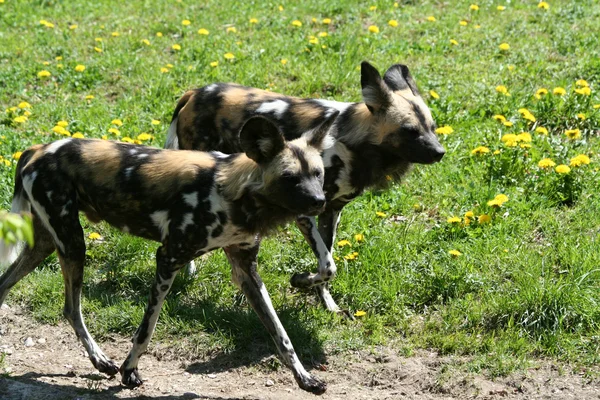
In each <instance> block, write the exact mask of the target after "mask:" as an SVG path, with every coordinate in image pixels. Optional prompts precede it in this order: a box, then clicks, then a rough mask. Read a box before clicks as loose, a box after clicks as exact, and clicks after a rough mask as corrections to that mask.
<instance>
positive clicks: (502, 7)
mask: <svg viewBox="0 0 600 400" xmlns="http://www.w3.org/2000/svg"><path fill="white" fill-rule="evenodd" d="M496 10H498V11H504V10H506V7H504V6H498V7H496Z"/></svg>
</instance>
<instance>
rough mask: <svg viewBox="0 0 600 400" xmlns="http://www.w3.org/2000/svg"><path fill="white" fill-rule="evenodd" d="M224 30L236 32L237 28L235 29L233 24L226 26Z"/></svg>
mask: <svg viewBox="0 0 600 400" xmlns="http://www.w3.org/2000/svg"><path fill="white" fill-rule="evenodd" d="M225 31H226V32H227V33H236V32H237V29H235V26H230V27H228V28H227V29H225Z"/></svg>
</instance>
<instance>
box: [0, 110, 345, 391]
mask: <svg viewBox="0 0 600 400" xmlns="http://www.w3.org/2000/svg"><path fill="white" fill-rule="evenodd" d="M333 118H334V117H332V118H330V119H329V120H327V121H324V123H323V124H322V125H321V126H320V127H318V128H317V129H316V130H315V131H314V132H311V133H309V134H308V137H302V138H299V139H297V140H293V141H289V142H286V141H285V139H284V138H283V135H282V133H281V132H280V131H279V130H278V129H277V127H276V126H275V125H274V124H273V123H272V122H269V121H268V120H267V119H266V118H264V117H254V118H251V119H250V120H249V121H248V122H246V123H245V125H243V128H241V132H240V134H239V135H240V138H241V142H242V145H241V147H242V150H243V151H244V153H237V154H232V155H225V154H223V153H218V152H212V153H203V152H197V151H173V150H160V149H156V148H151V147H144V146H135V145H130V144H125V143H115V142H107V141H101V140H79V139H71V138H69V139H63V140H59V141H57V142H53V143H50V144H48V145H43V146H34V147H32V148H30V149H29V150H27V151H25V152H24V153H23V155H22V157H21V160H20V161H19V164H18V167H17V173H16V179H15V182H16V183H15V195H14V199H15V204H19V205H20V207H24V206H25V205H27V206H28V205H31V209H32V213H33V221H34V235H35V244H34V247H33V248H29V247H26V248H25V249H24V250H23V251H22V253H21V254H20V255H19V257H18V258H17V259H16V261H14V263H13V264H12V265H11V266H10V267H9V268H8V270H7V271H6V272H5V273H4V274H3V275H2V276H1V277H0V304H2V302H3V301H4V299H5V298H6V296H7V294H8V292H9V291H10V289H11V288H12V287H13V286H14V285H15V284H16V283H17V282H18V281H19V280H21V279H22V278H23V277H25V276H26V275H27V274H28V273H29V272H31V271H33V270H34V269H35V268H36V267H37V266H38V265H39V264H40V263H41V262H42V261H43V260H44V259H45V258H46V257H47V256H49V255H50V254H51V253H52V252H54V250H57V253H58V259H59V261H60V264H61V268H62V273H63V276H64V280H65V307H64V315H65V317H66V318H67V319H68V321H69V322H70V323H71V325H72V326H73V328H74V330H75V332H76V333H77V336H78V337H79V338H80V339H81V341H82V343H83V345H84V346H85V348H86V350H87V352H88V354H89V357H90V360H91V361H92V363H93V364H94V366H95V367H96V368H97V369H98V370H99V371H101V372H105V373H107V374H109V375H114V374H116V373H117V372H119V371H120V372H121V375H122V381H123V383H125V384H127V385H132V386H137V385H140V384H141V383H142V380H141V378H140V376H139V373H138V371H137V365H138V360H139V358H140V356H141V355H142V354H143V353H144V352H145V350H146V348H147V346H148V343H149V342H150V338H151V336H152V333H153V331H154V327H155V326H156V322H157V320H158V315H159V313H160V309H161V306H162V303H163V301H164V298H165V296H166V295H167V293H168V292H169V289H170V287H171V284H172V283H173V280H174V279H175V276H176V274H177V272H178V270H179V269H180V268H181V267H182V266H184V265H185V264H186V263H188V262H189V261H191V260H192V259H193V258H194V257H198V256H200V255H202V254H205V253H207V252H209V251H212V250H214V249H217V248H223V249H224V250H225V253H226V254H227V255H228V257H230V258H231V257H234V259H232V271H233V280H234V283H235V284H236V285H238V286H239V287H240V288H241V289H242V290H243V292H244V294H245V295H246V297H247V298H248V300H249V302H250V304H251V305H252V307H253V308H254V309H255V310H256V312H257V313H258V315H259V317H260V318H261V320H262V321H263V322H264V324H265V326H266V328H267V329H268V330H269V333H270V334H271V335H272V337H273V339H274V340H275V343H276V345H277V348H278V350H279V353H280V355H281V356H282V358H283V361H284V363H285V364H286V365H288V366H289V367H290V368H291V369H292V371H293V373H294V377H295V378H296V380H297V381H298V383H299V385H300V386H301V387H302V388H303V389H305V390H308V391H311V392H314V393H322V392H324V391H325V384H323V383H322V382H320V381H318V380H317V379H315V378H313V377H312V376H311V375H310V374H308V372H306V370H305V369H304V367H303V366H302V364H301V363H300V361H299V360H298V357H297V356H296V354H295V352H294V348H293V347H292V344H291V342H290V340H289V338H288V336H287V334H286V332H285V330H284V328H283V326H282V325H281V323H280V322H279V319H278V317H277V315H276V314H275V310H274V309H273V306H272V304H271V301H270V299H269V295H268V293H267V290H266V288H265V287H264V285H263V284H262V281H261V279H260V276H259V275H258V273H257V271H256V256H257V253H258V245H257V243H258V240H259V239H258V238H259V237H260V236H261V235H264V234H266V233H268V232H269V231H270V230H272V229H273V228H275V227H276V226H278V225H281V224H282V223H284V222H286V221H289V220H291V219H293V218H294V217H295V216H297V215H299V214H305V213H308V214H312V215H314V214H316V213H318V212H320V211H321V210H322V209H323V206H324V205H325V195H324V193H323V175H324V172H323V163H322V160H321V157H320V155H319V154H320V152H321V151H322V143H323V142H324V138H325V135H326V133H327V131H328V129H329V125H330V124H331V123H332V121H333ZM80 211H81V212H83V213H85V214H86V215H87V217H88V218H89V219H90V220H91V221H101V220H104V221H107V222H108V223H109V224H111V225H113V226H115V227H117V228H119V229H121V230H122V231H124V232H128V233H131V234H133V235H136V236H140V237H144V238H148V239H151V240H155V241H157V242H160V243H161V246H160V247H159V249H158V251H157V253H156V263H157V271H156V280H155V282H154V285H153V286H152V289H151V293H150V299H149V302H148V307H147V309H146V312H145V314H144V318H143V320H142V323H141V325H140V327H139V328H138V330H137V331H136V334H135V336H134V339H133V342H134V345H133V348H132V350H131V352H130V353H129V355H128V357H127V359H126V360H125V362H124V363H123V364H122V365H121V367H120V368H118V367H117V366H116V364H115V363H114V362H113V361H112V360H110V359H109V358H108V357H107V356H106V355H105V354H104V353H103V352H102V350H101V349H100V348H99V347H98V345H97V344H96V342H95V341H94V339H93V338H92V337H91V336H90V334H89V333H88V331H87V329H86V327H85V324H84V322H83V317H82V315H81V309H80V296H81V288H82V280H83V266H84V261H85V240H84V235H83V229H82V227H81V225H80V222H79V212H80Z"/></svg>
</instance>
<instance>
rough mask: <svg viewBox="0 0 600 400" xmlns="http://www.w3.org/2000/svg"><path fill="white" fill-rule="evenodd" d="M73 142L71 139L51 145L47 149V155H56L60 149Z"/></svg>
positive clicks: (61, 140)
mask: <svg viewBox="0 0 600 400" xmlns="http://www.w3.org/2000/svg"><path fill="white" fill-rule="evenodd" d="M71 140H73V139H70V138H69V139H60V140H57V141H56V142H52V143H50V145H49V146H48V147H46V154H53V153H56V151H57V150H58V149H60V148H61V147H63V146H64V145H65V144H68V143H70V142H71Z"/></svg>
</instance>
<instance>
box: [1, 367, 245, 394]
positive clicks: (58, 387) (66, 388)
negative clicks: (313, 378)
mask: <svg viewBox="0 0 600 400" xmlns="http://www.w3.org/2000/svg"><path fill="white" fill-rule="evenodd" d="M67 376H70V375H69V374H38V373H34V372H27V373H25V374H23V375H11V376H10V377H3V376H2V375H0V398H1V399H5V400H13V399H14V400H17V399H19V400H20V399H50V400H54V399H76V398H79V397H80V396H81V395H83V396H84V397H85V398H88V396H90V398H94V399H96V398H97V399H104V400H113V399H115V400H116V399H120V398H122V396H118V393H119V392H121V391H123V390H127V388H126V387H124V386H119V385H117V386H111V387H109V388H108V389H102V390H99V389H92V388H89V389H85V388H77V387H74V386H72V385H63V384H60V383H56V382H46V381H42V380H40V379H39V378H43V379H48V378H62V377H67ZM136 398H138V399H153V400H180V399H206V400H238V399H239V398H238V397H221V396H206V395H202V394H195V393H186V394H184V395H156V396H155V395H139V396H137V397H136ZM244 398H246V397H244Z"/></svg>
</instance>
